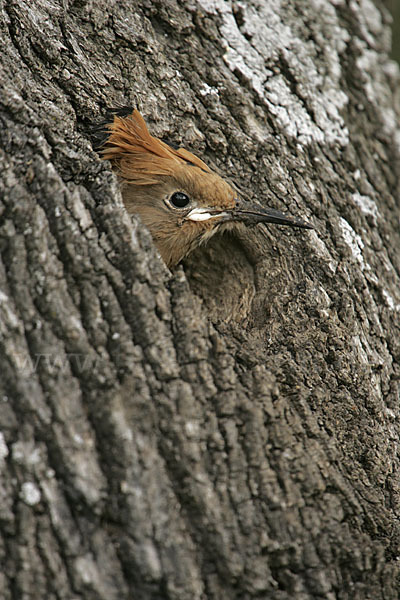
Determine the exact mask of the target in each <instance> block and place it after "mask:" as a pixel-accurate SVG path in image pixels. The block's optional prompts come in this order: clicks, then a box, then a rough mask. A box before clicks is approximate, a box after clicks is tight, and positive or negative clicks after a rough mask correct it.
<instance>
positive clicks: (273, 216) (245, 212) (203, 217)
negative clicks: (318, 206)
mask: <svg viewBox="0 0 400 600" xmlns="http://www.w3.org/2000/svg"><path fill="white" fill-rule="evenodd" d="M186 218H187V219H190V220H191V221H208V220H210V219H218V223H228V222H237V223H244V224H245V225H256V224H257V223H274V224H275V225H289V226H290V227H303V228H304V229H313V226H312V225H310V224H309V223H307V222H306V221H303V219H299V217H291V216H288V215H286V214H285V213H282V212H280V211H279V210H275V209H273V208H264V207H263V206H261V205H260V204H250V203H247V202H244V201H242V200H237V201H236V206H235V208H232V209H225V210H220V209H219V210H218V209H215V208H195V209H193V210H191V211H190V212H189V214H188V215H187V216H186Z"/></svg>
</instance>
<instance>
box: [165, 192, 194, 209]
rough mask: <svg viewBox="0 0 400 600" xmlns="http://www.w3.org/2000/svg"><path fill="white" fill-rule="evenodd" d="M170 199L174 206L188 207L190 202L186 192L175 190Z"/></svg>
mask: <svg viewBox="0 0 400 600" xmlns="http://www.w3.org/2000/svg"><path fill="white" fill-rule="evenodd" d="M169 201H170V204H171V206H172V207H173V208H186V207H187V206H189V204H190V198H189V196H188V195H187V194H185V193H184V192H174V193H173V194H172V196H171V198H170V199H169Z"/></svg>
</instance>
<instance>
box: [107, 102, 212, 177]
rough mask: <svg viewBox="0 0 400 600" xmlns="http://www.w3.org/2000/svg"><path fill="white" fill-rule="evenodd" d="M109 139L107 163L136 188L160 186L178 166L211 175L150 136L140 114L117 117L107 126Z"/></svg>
mask: <svg viewBox="0 0 400 600" xmlns="http://www.w3.org/2000/svg"><path fill="white" fill-rule="evenodd" d="M108 129H109V130H110V132H111V133H110V136H109V138H108V139H107V141H106V142H105V144H104V150H102V151H101V154H102V156H103V159H104V160H110V161H111V162H112V163H113V164H114V165H115V166H116V167H117V168H118V171H119V174H120V175H121V177H122V178H123V179H124V180H126V181H127V182H128V183H133V184H135V185H151V184H155V183H158V181H159V180H158V177H159V176H160V175H161V176H162V175H173V174H174V171H175V169H176V168H177V166H182V165H189V164H190V165H194V166H196V167H199V168H200V169H201V170H202V171H206V172H207V173H210V172H211V170H210V169H209V167H208V166H207V165H206V164H205V163H204V162H203V161H202V160H200V159H199V158H197V156H195V155H194V154H192V153H191V152H189V151H188V150H185V149H184V148H178V149H176V150H175V149H174V148H172V147H171V146H169V145H168V144H166V143H165V142H163V141H162V140H159V139H158V138H155V137H153V136H152V135H150V133H149V130H148V129H147V126H146V123H145V121H144V119H143V117H142V115H141V114H140V113H139V111H138V110H136V109H135V110H134V111H133V113H132V114H131V115H130V116H129V117H125V118H121V117H117V116H115V117H114V122H113V123H111V124H110V125H108Z"/></svg>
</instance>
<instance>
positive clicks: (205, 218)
mask: <svg viewBox="0 0 400 600" xmlns="http://www.w3.org/2000/svg"><path fill="white" fill-rule="evenodd" d="M108 129H109V131H110V135H109V137H108V138H107V140H106V142H105V144H104V147H103V150H102V151H101V154H102V157H103V159H105V160H110V161H111V163H112V166H113V168H114V169H115V170H116V172H117V173H118V175H119V177H120V180H121V184H122V189H121V191H122V197H123V200H124V203H125V206H126V209H127V210H128V212H130V213H137V214H139V216H140V217H141V220H142V221H143V223H144V224H145V225H146V226H147V227H148V228H149V230H150V232H151V234H152V236H153V239H154V241H155V243H156V245H157V248H158V250H159V252H160V254H161V256H162V258H163V259H164V261H165V263H166V264H167V265H168V266H169V267H173V266H174V265H176V264H177V263H178V262H180V261H181V260H182V259H183V258H184V257H185V256H186V255H187V254H188V253H189V252H190V251H191V250H193V249H194V248H196V247H197V246H199V245H200V244H202V243H204V242H205V241H207V240H208V239H209V238H210V237H211V236H212V235H214V233H216V232H217V231H218V230H221V229H222V228H227V227H229V226H232V225H234V224H237V223H245V224H248V225H251V224H255V223H260V222H264V223H278V224H282V225H291V226H297V227H304V228H311V226H310V225H308V224H307V223H306V222H305V221H303V220H301V219H297V218H294V217H287V216H286V215H285V214H283V213H281V212H279V211H276V210H273V209H266V208H263V207H262V206H261V205H258V204H250V203H247V202H244V201H243V200H241V199H239V198H238V197H237V194H236V192H235V190H234V189H233V188H232V187H231V186H230V185H229V184H228V183H227V182H226V181H224V179H222V177H220V176H219V175H217V174H216V173H214V172H213V171H211V169H210V168H209V167H208V166H207V165H206V164H205V163H204V162H203V161H202V160H200V159H199V158H198V157H197V156H195V155H194V154H192V153H191V152H189V151H188V150H185V149H184V148H177V149H175V148H173V147H171V146H169V145H168V144H166V143H165V142H163V141H162V140H159V139H158V138H155V137H153V136H152V135H150V133H149V131H148V129H147V126H146V123H145V121H144V119H143V117H142V116H141V114H140V113H139V112H138V111H137V110H134V111H133V112H132V114H131V115H129V116H128V117H124V118H123V117H118V116H115V117H114V122H113V123H112V124H110V125H108Z"/></svg>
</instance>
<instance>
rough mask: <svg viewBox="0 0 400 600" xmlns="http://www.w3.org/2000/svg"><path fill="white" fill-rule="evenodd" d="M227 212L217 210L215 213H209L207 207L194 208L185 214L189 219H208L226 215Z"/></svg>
mask: <svg viewBox="0 0 400 600" xmlns="http://www.w3.org/2000/svg"><path fill="white" fill-rule="evenodd" d="M227 216H228V213H226V212H219V213H215V214H211V213H210V212H209V211H208V209H207V208H194V209H193V210H191V211H190V213H189V214H188V215H187V217H186V218H187V219H190V220H191V221H208V220H209V219H215V218H216V217H227Z"/></svg>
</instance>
